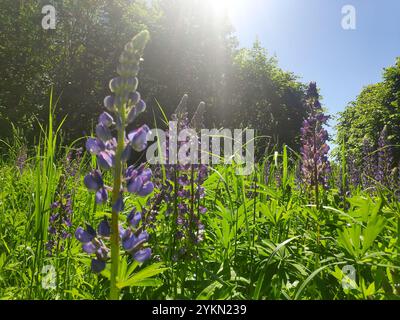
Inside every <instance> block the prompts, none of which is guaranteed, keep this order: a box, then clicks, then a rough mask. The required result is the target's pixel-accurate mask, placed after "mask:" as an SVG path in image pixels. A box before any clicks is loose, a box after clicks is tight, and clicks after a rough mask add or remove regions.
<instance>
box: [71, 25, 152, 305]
mask: <svg viewBox="0 0 400 320" xmlns="http://www.w3.org/2000/svg"><path fill="white" fill-rule="evenodd" d="M148 36H149V35H148V32H146V31H144V32H141V33H140V34H139V35H137V36H136V37H135V38H133V39H132V41H131V42H130V43H128V44H127V45H126V46H125V49H124V51H123V53H122V55H121V57H120V59H119V65H118V67H117V73H118V75H119V76H117V77H114V78H113V79H111V81H110V82H109V88H110V91H111V92H112V95H110V96H107V97H106V98H105V99H104V107H105V108H106V109H107V112H103V113H102V114H101V115H100V116H99V119H98V124H97V126H96V130H95V131H96V137H91V138H89V139H88V140H87V142H86V149H87V150H88V151H89V152H90V153H91V154H92V155H93V156H96V159H97V166H98V168H99V169H95V170H93V171H92V172H90V173H89V174H88V175H86V176H85V178H84V183H85V186H86V187H87V188H88V190H89V191H92V192H95V199H96V202H97V203H104V202H106V201H107V200H108V192H109V191H111V190H112V193H113V197H112V200H111V201H110V204H111V206H112V220H111V224H115V223H117V222H116V221H119V214H120V213H121V212H123V211H124V207H125V203H124V192H125V191H126V190H127V191H128V192H130V193H134V194H135V195H137V196H147V195H148V194H150V193H151V192H153V189H154V185H153V183H152V182H151V176H152V172H151V170H150V169H146V168H145V166H144V165H141V166H139V167H138V168H134V167H129V168H127V169H126V171H125V167H126V162H127V161H128V160H129V157H130V155H131V150H132V149H133V150H135V151H138V152H141V151H143V150H144V149H145V148H146V147H147V134H148V133H149V132H150V129H149V127H148V126H147V125H143V126H142V127H140V128H138V129H136V130H133V131H131V132H130V133H128V134H127V127H128V125H130V124H131V123H132V122H133V121H134V120H135V119H136V118H137V116H138V115H139V114H140V113H142V112H144V111H145V109H146V104H145V102H144V101H143V100H141V96H140V94H139V92H137V91H136V89H137V87H138V83H139V80H138V79H137V74H138V72H139V63H140V60H141V55H142V53H143V51H144V47H145V45H146V43H147V41H148ZM109 112H110V113H109ZM114 132H116V136H117V137H118V139H116V138H115V137H113V133H114ZM100 169H102V170H111V171H112V176H113V179H114V184H113V185H114V187H113V188H111V187H109V186H106V185H105V184H104V181H103V177H102V173H101V171H100ZM123 176H125V179H124V177H123ZM132 212H134V211H132ZM115 218H116V219H115ZM140 220H141V215H140V214H139V213H133V214H132V215H130V216H129V217H128V219H127V224H128V227H127V229H124V227H123V226H120V225H112V226H110V224H109V223H108V220H107V219H106V218H105V219H103V220H102V221H101V222H100V224H99V226H98V228H97V232H96V231H95V230H94V229H93V228H92V227H90V226H87V228H86V229H83V228H78V229H77V230H76V233H75V236H76V238H77V239H78V240H79V241H80V242H81V243H82V249H83V251H84V252H86V253H88V254H90V255H92V256H93V255H95V257H93V259H92V264H91V268H92V270H93V271H94V272H97V273H98V272H101V271H102V270H104V268H105V267H106V264H107V262H108V260H109V251H110V250H109V249H108V248H107V246H106V245H105V242H110V243H112V244H113V245H111V249H112V248H115V245H119V238H120V239H121V244H122V245H123V247H124V248H126V249H127V252H128V253H129V254H131V255H132V256H133V258H134V259H136V260H137V261H138V262H144V261H145V260H147V259H148V258H150V254H151V250H150V248H143V246H145V244H146V242H147V241H148V238H149V235H148V233H147V231H146V230H143V228H142V227H141V228H142V229H141V230H139V229H138V228H137V226H138V224H139V223H140ZM116 229H117V230H118V231H116V232H115V231H114V230H116ZM111 230H113V232H111ZM114 252H115V251H114ZM111 256H113V255H112V253H111ZM114 257H115V256H113V258H112V261H111V264H112V267H111V276H110V279H111V287H112V288H113V289H114V290H111V293H112V298H116V297H115V295H114V293H115V292H118V289H117V288H116V277H117V274H118V272H116V271H115V270H117V269H118V261H119V259H114ZM117 271H118V270H117Z"/></svg>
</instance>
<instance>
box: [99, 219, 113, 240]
mask: <svg viewBox="0 0 400 320" xmlns="http://www.w3.org/2000/svg"><path fill="white" fill-rule="evenodd" d="M97 232H98V234H99V235H100V236H102V237H109V236H110V234H111V227H110V224H109V223H108V220H107V219H104V220H102V221H101V222H100V224H99V227H98V230H97Z"/></svg>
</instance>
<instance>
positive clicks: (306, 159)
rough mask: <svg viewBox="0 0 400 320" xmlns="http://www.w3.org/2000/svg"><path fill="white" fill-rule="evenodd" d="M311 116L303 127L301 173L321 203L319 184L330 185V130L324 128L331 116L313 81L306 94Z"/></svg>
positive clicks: (317, 200) (317, 202) (317, 201)
mask: <svg viewBox="0 0 400 320" xmlns="http://www.w3.org/2000/svg"><path fill="white" fill-rule="evenodd" d="M306 105H307V107H308V109H309V117H308V118H307V119H306V120H304V122H303V127H302V128H301V142H302V147H301V160H302V162H301V173H302V177H303V182H304V183H305V184H306V185H307V186H309V187H314V189H315V197H316V200H315V201H316V204H317V206H318V205H319V199H318V198H319V191H318V188H319V186H320V185H321V186H323V187H324V188H327V187H328V184H327V183H328V174H329V173H330V163H329V160H328V152H329V146H328V144H327V140H328V132H327V131H326V129H324V125H326V124H327V122H328V120H329V116H326V115H325V114H324V113H323V110H322V108H321V104H320V102H319V94H318V91H317V85H316V83H314V82H311V83H310V85H309V87H308V91H307V96H306Z"/></svg>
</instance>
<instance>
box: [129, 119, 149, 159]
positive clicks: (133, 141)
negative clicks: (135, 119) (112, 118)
mask: <svg viewBox="0 0 400 320" xmlns="http://www.w3.org/2000/svg"><path fill="white" fill-rule="evenodd" d="M149 133H150V128H149V127H148V126H147V125H143V126H142V127H140V128H138V129H136V130H134V131H132V132H131V133H129V134H128V139H129V142H130V145H131V146H132V148H133V149H134V150H135V151H138V152H141V151H143V150H144V149H146V148H147V135H148V134H149Z"/></svg>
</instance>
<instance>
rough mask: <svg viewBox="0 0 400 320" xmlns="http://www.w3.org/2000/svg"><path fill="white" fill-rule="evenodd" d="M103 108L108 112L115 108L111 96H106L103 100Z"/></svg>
mask: <svg viewBox="0 0 400 320" xmlns="http://www.w3.org/2000/svg"><path fill="white" fill-rule="evenodd" d="M104 107H105V108H106V109H107V110H109V111H113V110H114V107H115V99H114V97H113V96H107V97H105V98H104Z"/></svg>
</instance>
